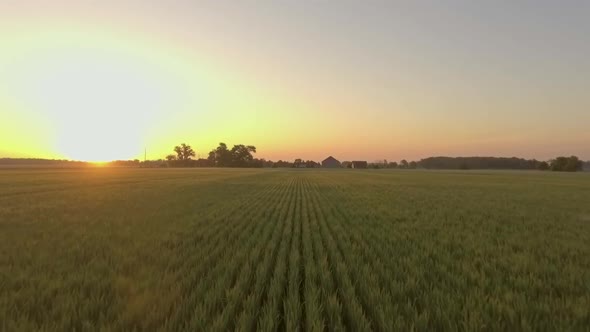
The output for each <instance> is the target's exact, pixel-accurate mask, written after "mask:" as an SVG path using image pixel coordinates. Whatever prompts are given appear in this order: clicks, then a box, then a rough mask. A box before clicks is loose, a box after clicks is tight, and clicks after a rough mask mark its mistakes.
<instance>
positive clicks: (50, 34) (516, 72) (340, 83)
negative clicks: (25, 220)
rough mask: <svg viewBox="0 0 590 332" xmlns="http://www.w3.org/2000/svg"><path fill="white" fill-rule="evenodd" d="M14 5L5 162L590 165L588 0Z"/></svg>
mask: <svg viewBox="0 0 590 332" xmlns="http://www.w3.org/2000/svg"><path fill="white" fill-rule="evenodd" d="M555 6H557V5H552V4H543V5H541V4H538V3H536V2H532V1H531V2H526V1H525V2H523V3H522V4H521V6H520V7H519V6H513V5H507V4H505V5H500V4H493V3H491V2H490V3H480V4H473V3H469V2H466V1H451V2H449V3H448V4H446V5H444V4H441V3H438V2H430V3H428V2H424V3H421V4H411V3H398V2H377V1H370V2H366V3H363V2H347V1H342V2H329V1H328V2H317V3H312V2H310V3H305V2H303V3H302V2H295V1H285V2H277V1H271V2H266V1H262V2H257V3H256V4H249V5H248V4H245V3H239V2H233V3H232V2H226V1H215V2H213V1H211V2H198V3H191V2H183V1H172V2H163V1H162V2H150V3H149V4H148V3H147V2H139V1H110V0H109V1H101V2H85V1H62V0H59V1H51V2H33V1H7V2H2V3H0V157H40V158H68V159H76V160H87V161H108V160H115V159H133V158H139V159H143V154H144V149H147V153H148V158H149V159H158V158H163V157H164V156H166V155H167V154H169V153H171V152H172V148H173V147H174V145H177V144H180V143H183V142H185V143H188V144H191V145H192V146H193V148H194V149H195V150H196V151H197V154H199V155H200V156H203V157H204V156H206V155H207V153H208V151H210V150H211V149H213V148H214V147H216V146H217V144H218V143H219V142H225V143H227V144H228V145H229V146H232V145H233V144H248V145H255V146H256V147H257V148H258V154H257V156H258V157H261V158H267V159H272V160H278V159H283V160H292V159H295V158H303V159H313V160H318V161H319V160H322V159H323V158H325V157H326V156H328V155H333V156H335V157H336V158H338V159H340V160H351V159H364V160H369V161H373V160H379V159H387V160H392V161H393V160H400V159H408V160H416V159H420V158H423V157H428V156H439V155H448V156H475V155H477V156H519V157H525V158H537V159H542V160H546V159H549V158H552V157H554V156H557V155H578V156H579V157H581V158H582V159H590V130H588V128H587V127H588V124H589V123H590V94H588V93H587V91H585V90H586V87H588V86H590V43H588V39H587V36H588V32H590V23H588V20H587V19H586V18H587V16H588V15H590V6H589V5H586V4H584V3H583V2H582V3H577V2H574V1H572V2H566V3H565V4H562V5H560V6H558V7H559V8H558V9H559V10H556V8H555Z"/></svg>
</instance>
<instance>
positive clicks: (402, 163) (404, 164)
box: [399, 159, 410, 169]
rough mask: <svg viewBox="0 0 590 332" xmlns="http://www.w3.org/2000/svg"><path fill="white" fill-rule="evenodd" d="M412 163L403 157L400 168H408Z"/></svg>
mask: <svg viewBox="0 0 590 332" xmlns="http://www.w3.org/2000/svg"><path fill="white" fill-rule="evenodd" d="M409 166H410V165H409V164H408V161H407V160H405V159H402V161H400V162H399V168H404V169H405V168H408V167H409Z"/></svg>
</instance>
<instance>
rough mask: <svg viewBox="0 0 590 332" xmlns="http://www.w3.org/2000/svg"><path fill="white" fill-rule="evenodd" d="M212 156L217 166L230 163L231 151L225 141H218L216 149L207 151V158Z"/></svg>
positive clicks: (225, 165) (229, 164) (224, 165)
mask: <svg viewBox="0 0 590 332" xmlns="http://www.w3.org/2000/svg"><path fill="white" fill-rule="evenodd" d="M212 156H213V157H214V158H212V159H214V161H215V166H217V167H229V166H231V164H232V153H231V151H230V150H229V149H228V148H227V145H226V144H225V143H219V146H218V147H217V148H216V149H214V150H212V151H211V152H209V158H211V157H212Z"/></svg>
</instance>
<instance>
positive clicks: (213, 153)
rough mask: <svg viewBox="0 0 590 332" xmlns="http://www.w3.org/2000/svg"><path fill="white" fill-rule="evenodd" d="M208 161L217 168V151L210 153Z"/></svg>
mask: <svg viewBox="0 0 590 332" xmlns="http://www.w3.org/2000/svg"><path fill="white" fill-rule="evenodd" d="M207 160H209V163H211V164H212V165H213V166H215V150H213V151H210V152H209V156H208V157H207Z"/></svg>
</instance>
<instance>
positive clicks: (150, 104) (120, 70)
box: [19, 49, 169, 161]
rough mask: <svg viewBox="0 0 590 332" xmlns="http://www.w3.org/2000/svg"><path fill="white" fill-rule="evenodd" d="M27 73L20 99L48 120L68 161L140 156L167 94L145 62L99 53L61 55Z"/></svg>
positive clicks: (38, 63) (35, 63)
mask: <svg viewBox="0 0 590 332" xmlns="http://www.w3.org/2000/svg"><path fill="white" fill-rule="evenodd" d="M111 53H112V52H111ZM26 68H27V69H26V74H25V75H22V76H21V78H20V84H21V85H22V86H21V89H19V90H20V91H22V92H23V93H24V94H26V95H25V96H22V97H24V98H25V99H26V100H28V101H29V102H30V103H32V104H33V107H35V108H36V109H39V110H41V111H42V112H43V113H44V114H47V115H49V117H50V118H51V119H52V122H53V125H54V126H55V128H54V129H55V132H56V133H57V137H56V138H55V145H56V149H57V150H58V152H59V153H60V154H61V155H63V157H65V158H69V159H76V160H86V161H109V160H115V159H130V158H133V157H135V156H138V155H140V154H141V152H142V151H143V144H144V142H145V137H146V134H147V132H148V131H149V130H150V129H151V128H152V127H153V126H154V124H155V122H156V121H157V120H156V119H155V117H156V115H157V114H158V112H161V110H162V108H163V107H164V103H165V101H166V99H167V96H166V91H167V90H169V87H166V86H163V84H162V81H165V80H161V79H158V77H157V75H155V74H154V73H153V72H151V69H150V68H149V67H148V66H146V65H144V64H142V63H141V61H135V62H134V59H132V58H130V57H125V56H121V55H120V54H109V53H108V52H104V51H98V50H76V49H74V50H68V51H64V50H60V51H59V52H55V54H50V55H46V56H45V57H43V58H40V59H37V60H36V61H32V63H29V64H27V65H26Z"/></svg>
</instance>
